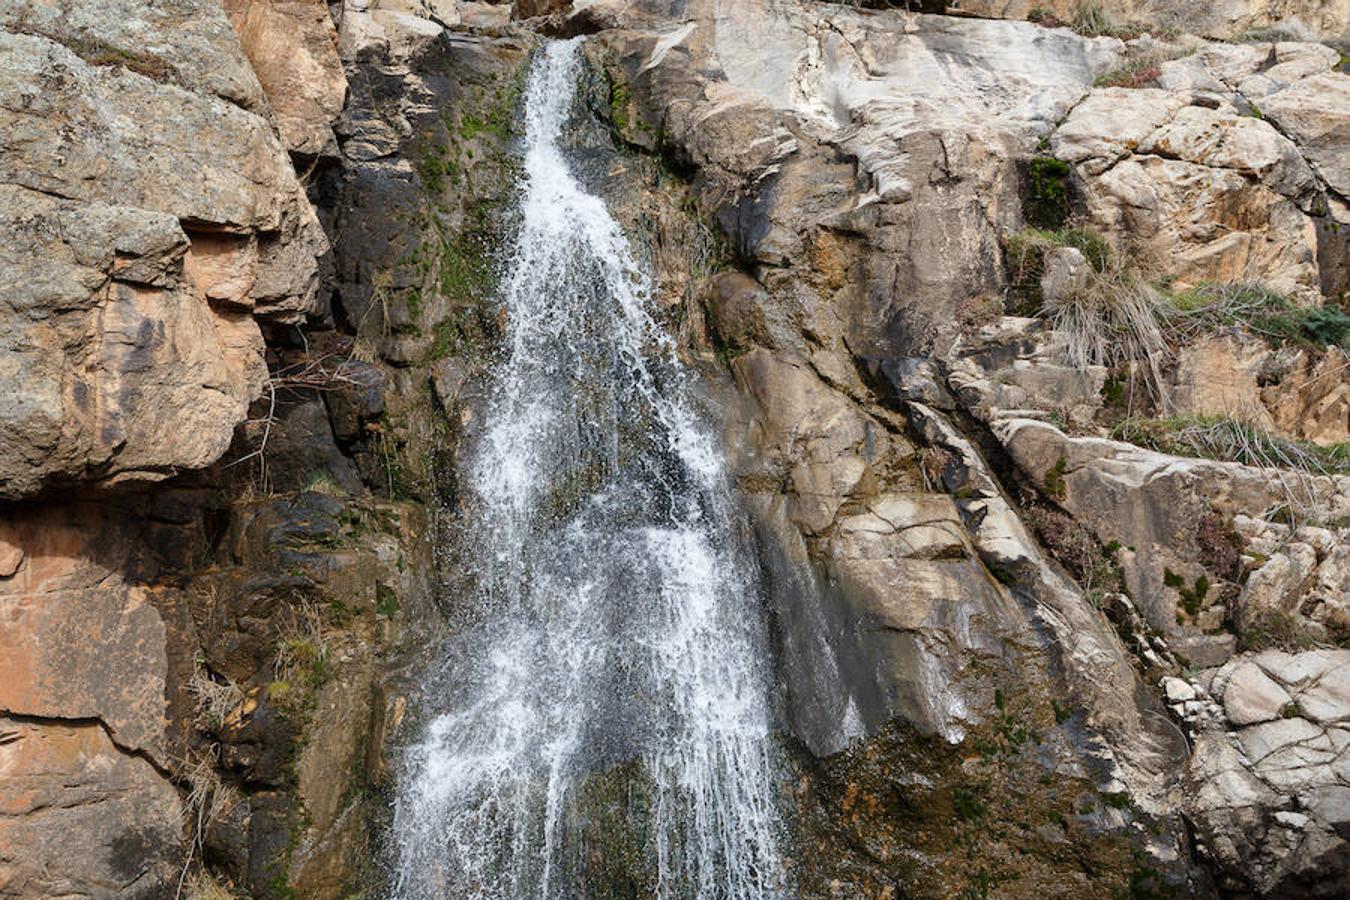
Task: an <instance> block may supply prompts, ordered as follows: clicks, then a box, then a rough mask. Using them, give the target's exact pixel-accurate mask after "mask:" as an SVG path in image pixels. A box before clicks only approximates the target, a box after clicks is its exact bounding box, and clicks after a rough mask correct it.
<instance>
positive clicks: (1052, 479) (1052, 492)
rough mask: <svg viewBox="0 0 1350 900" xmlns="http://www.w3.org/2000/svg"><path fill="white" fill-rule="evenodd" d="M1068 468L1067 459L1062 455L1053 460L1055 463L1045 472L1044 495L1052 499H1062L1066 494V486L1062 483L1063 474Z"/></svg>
mask: <svg viewBox="0 0 1350 900" xmlns="http://www.w3.org/2000/svg"><path fill="white" fill-rule="evenodd" d="M1068 470H1069V464H1068V461H1067V460H1066V459H1065V458H1064V457H1062V456H1061V457H1060V458H1059V459H1057V460H1055V464H1054V465H1053V466H1051V467H1050V468H1049V469H1047V470H1046V472H1045V495H1046V496H1047V497H1049V498H1050V499H1052V500H1056V501H1062V500H1063V499H1064V498H1065V497H1066V496H1067V495H1068V486H1067V485H1066V484H1065V483H1064V475H1065V473H1066V472H1068Z"/></svg>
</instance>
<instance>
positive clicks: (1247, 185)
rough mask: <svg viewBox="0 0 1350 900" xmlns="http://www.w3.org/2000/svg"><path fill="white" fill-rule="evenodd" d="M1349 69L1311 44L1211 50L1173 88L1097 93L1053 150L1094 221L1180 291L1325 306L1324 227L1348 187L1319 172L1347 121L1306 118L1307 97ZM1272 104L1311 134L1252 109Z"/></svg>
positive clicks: (1168, 78)
mask: <svg viewBox="0 0 1350 900" xmlns="http://www.w3.org/2000/svg"><path fill="white" fill-rule="evenodd" d="M1271 54H1273V58H1272V56H1271ZM1338 59H1339V57H1338V55H1337V54H1336V52H1335V51H1333V50H1331V48H1329V47H1321V46H1317V45H1306V44H1280V45H1273V46H1272V47H1271V49H1270V53H1269V54H1267V53H1266V52H1265V51H1263V50H1262V49H1261V48H1258V47H1254V46H1242V47H1231V48H1230V47H1222V46H1214V47H1211V48H1206V49H1205V50H1203V51H1201V52H1200V53H1197V54H1195V55H1194V56H1189V57H1186V58H1184V59H1182V60H1178V61H1174V62H1167V63H1164V64H1163V66H1162V68H1161V70H1160V72H1161V74H1160V76H1159V78H1158V81H1159V83H1160V84H1162V85H1163V86H1164V88H1142V89H1140V88H1127V87H1107V88H1100V89H1098V90H1095V91H1093V92H1092V93H1091V94H1089V95H1088V96H1087V97H1086V98H1084V99H1083V101H1082V102H1081V103H1079V104H1078V105H1077V106H1075V107H1074V109H1073V112H1072V113H1071V114H1070V115H1069V117H1068V118H1067V119H1066V120H1065V121H1064V122H1063V124H1062V125H1060V126H1059V128H1058V129H1056V131H1055V132H1054V135H1053V136H1052V138H1051V143H1050V147H1051V150H1052V151H1053V152H1054V154H1055V156H1057V157H1058V158H1059V159H1061V160H1064V161H1066V162H1069V163H1072V164H1073V165H1074V167H1075V169H1076V171H1077V172H1078V173H1079V175H1080V176H1081V178H1082V181H1083V186H1084V187H1083V193H1084V203H1085V204H1086V207H1087V209H1086V220H1087V222H1089V223H1090V224H1091V225H1092V226H1093V227H1095V228H1097V229H1098V230H1100V231H1101V232H1102V233H1103V234H1105V235H1107V236H1109V237H1111V238H1112V239H1113V240H1114V241H1115V242H1116V244H1117V249H1118V250H1127V249H1128V250H1129V251H1130V252H1132V253H1134V254H1136V255H1142V256H1144V257H1145V258H1147V259H1149V260H1151V261H1154V262H1155V264H1156V265H1157V266H1159V267H1160V269H1161V271H1162V272H1163V273H1165V274H1166V275H1168V276H1170V277H1171V278H1173V279H1174V280H1175V284H1176V286H1177V287H1178V288H1181V289H1184V288H1186V287H1189V286H1194V285H1196V284H1199V283H1201V282H1216V281H1217V282H1241V281H1259V282H1262V283H1265V284H1267V285H1269V286H1270V287H1272V288H1275V289H1277V290H1280V291H1283V292H1285V293H1304V294H1310V295H1312V296H1314V297H1316V296H1317V295H1318V294H1319V293H1320V291H1321V290H1322V287H1323V285H1322V281H1321V272H1320V270H1319V262H1318V242H1319V238H1318V230H1317V227H1316V221H1315V220H1316V219H1317V218H1318V217H1320V216H1324V215H1326V214H1327V209H1328V198H1327V196H1326V191H1328V190H1330V191H1331V192H1332V194H1333V196H1335V195H1337V194H1338V193H1339V192H1340V191H1341V188H1339V187H1337V186H1336V185H1335V184H1334V183H1333V182H1331V181H1328V180H1324V179H1323V178H1319V177H1318V176H1317V174H1316V173H1315V171H1314V168H1313V165H1312V164H1310V163H1313V161H1314V160H1315V159H1316V156H1317V155H1319V151H1318V150H1317V143H1318V141H1319V140H1321V139H1322V135H1324V134H1326V133H1327V132H1328V131H1330V130H1331V129H1332V128H1333V127H1334V126H1332V125H1331V124H1329V122H1328V121H1327V119H1328V118H1334V117H1335V116H1336V115H1338V113H1331V114H1329V115H1328V114H1321V115H1320V121H1317V122H1313V121H1311V119H1312V118H1313V117H1316V116H1317V115H1318V114H1312V115H1311V116H1310V114H1309V113H1307V112H1303V110H1307V109H1309V106H1310V104H1308V102H1307V101H1306V100H1305V99H1304V98H1305V97H1307V96H1309V94H1308V92H1309V91H1310V90H1312V89H1313V88H1314V85H1315V84H1316V83H1317V79H1319V78H1321V77H1322V76H1321V74H1320V73H1323V72H1327V70H1328V69H1330V68H1331V67H1332V66H1334V65H1335V64H1336V63H1337V61H1338ZM1202 66H1203V69H1202V68H1201V67H1202ZM1307 79H1312V81H1311V82H1310V83H1309V84H1308V85H1307V86H1306V87H1305V86H1302V83H1303V81H1305V80H1307ZM1333 80H1334V81H1335V82H1336V84H1337V85H1339V83H1340V82H1341V81H1344V80H1345V79H1343V78H1339V77H1337V78H1334V79H1333ZM1253 82H1259V89H1254V85H1253ZM1326 87H1327V89H1331V90H1335V88H1334V87H1331V86H1330V85H1328V86H1326ZM1286 92H1288V93H1286ZM1319 96H1320V95H1319ZM1271 102H1274V103H1275V104H1276V106H1277V107H1280V108H1283V109H1284V110H1286V113H1285V117H1286V118H1288V119H1289V120H1290V121H1291V122H1292V121H1302V122H1304V123H1305V125H1304V128H1303V130H1302V131H1300V130H1296V129H1290V128H1288V127H1285V126H1283V125H1279V127H1278V128H1277V125H1278V123H1279V120H1278V119H1274V118H1272V120H1271V121H1273V122H1276V125H1272V124H1271V122H1268V121H1266V120H1264V119H1262V118H1257V117H1255V114H1254V112H1253V110H1256V109H1257V108H1256V107H1255V106H1253V105H1252V104H1263V105H1268V104H1270V103H1271ZM1235 104H1237V105H1235ZM1295 110H1299V112H1295ZM1258 111H1259V110H1258ZM1342 124H1344V122H1343V121H1342ZM1287 135H1292V136H1293V138H1294V140H1291V139H1290V137H1288V136H1287ZM1295 141H1297V142H1298V143H1296V142H1295ZM1331 170H1332V173H1333V174H1334V164H1333V165H1332V166H1331ZM1333 208H1334V207H1333ZM1335 215H1338V214H1336V213H1333V216H1335ZM1127 244H1128V246H1127Z"/></svg>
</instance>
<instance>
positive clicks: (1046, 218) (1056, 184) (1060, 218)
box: [1024, 156, 1072, 228]
mask: <svg viewBox="0 0 1350 900" xmlns="http://www.w3.org/2000/svg"><path fill="white" fill-rule="evenodd" d="M1071 173H1072V169H1070V168H1069V164H1068V163H1066V162H1064V161H1063V160H1059V159H1055V158H1054V157H1053V156H1034V157H1032V158H1031V161H1030V162H1029V163H1027V200H1026V204H1025V210H1024V212H1025V214H1026V219H1027V221H1028V222H1030V223H1031V224H1032V225H1035V226H1037V227H1038V228H1061V227H1063V225H1064V222H1065V221H1066V220H1067V219H1068V218H1069V176H1070V174H1071Z"/></svg>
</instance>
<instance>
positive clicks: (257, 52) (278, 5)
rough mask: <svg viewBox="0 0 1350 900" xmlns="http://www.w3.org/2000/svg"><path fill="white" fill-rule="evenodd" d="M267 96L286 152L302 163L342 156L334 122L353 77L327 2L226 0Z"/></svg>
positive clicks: (228, 11) (317, 0)
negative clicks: (342, 55)
mask: <svg viewBox="0 0 1350 900" xmlns="http://www.w3.org/2000/svg"><path fill="white" fill-rule="evenodd" d="M222 4H223V6H224V7H225V11H226V13H227V14H228V15H229V17H230V22H231V23H232V24H233V25H234V30H235V31H236V32H237V33H238V35H239V43H240V44H241V45H242V46H243V49H244V53H246V54H247V55H248V59H249V62H250V63H251V64H252V66H253V71H254V72H256V73H257V75H258V80H259V81H260V82H261V83H262V88H263V90H264V91H265V92H266V93H267V100H268V103H270V104H271V107H272V114H273V117H274V119H275V121H276V123H277V127H278V128H279V129H280V130H281V139H282V141H283V142H285V144H286V148H287V149H288V150H290V151H291V152H292V153H294V154H297V155H298V156H300V157H309V158H312V157H315V156H331V155H334V154H336V152H337V143H336V139H335V138H334V136H333V129H332V122H333V120H334V119H335V118H337V115H338V114H339V113H340V112H342V103H343V101H344V100H345V99H346V96H347V76H346V73H345V72H344V71H343V69H342V61H341V60H340V59H339V58H338V54H337V29H336V28H335V27H334V26H333V20H332V18H331V17H330V16H329V15H328V6H327V4H325V3H324V2H323V0H222Z"/></svg>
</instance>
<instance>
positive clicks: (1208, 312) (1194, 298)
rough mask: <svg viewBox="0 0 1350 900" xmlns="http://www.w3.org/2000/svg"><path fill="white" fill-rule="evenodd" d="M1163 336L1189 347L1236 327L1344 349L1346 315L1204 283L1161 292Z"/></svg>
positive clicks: (1257, 287)
mask: <svg viewBox="0 0 1350 900" xmlns="http://www.w3.org/2000/svg"><path fill="white" fill-rule="evenodd" d="M1164 296H1165V297H1166V299H1167V301H1168V303H1167V304H1166V305H1165V306H1164V307H1163V308H1162V310H1163V313H1164V315H1163V320H1164V327H1165V328H1166V330H1167V333H1168V336H1169V337H1170V338H1171V339H1172V340H1174V341H1176V342H1178V343H1189V342H1192V341H1194V340H1196V339H1198V338H1200V337H1203V336H1204V335H1206V334H1211V333H1213V332H1216V331H1220V330H1222V329H1224V328H1230V327H1241V328H1245V329H1247V330H1248V331H1251V332H1252V333H1254V334H1257V335H1259V336H1261V337H1262V338H1265V339H1266V340H1267V341H1268V342H1270V343H1272V344H1276V345H1279V344H1287V343H1292V344H1297V345H1302V346H1305V347H1309V348H1313V349H1319V348H1322V347H1328V346H1334V347H1341V348H1343V349H1350V315H1347V314H1346V313H1345V311H1344V310H1342V309H1341V308H1339V307H1336V306H1323V307H1303V306H1298V305H1296V304H1295V303H1294V302H1293V301H1291V300H1290V299H1289V298H1288V297H1286V296H1285V295H1283V294H1281V293H1279V292H1278V291H1273V290H1271V289H1270V288H1268V287H1265V286H1264V285H1262V284H1258V283H1256V282H1236V283H1230V284H1219V283H1207V284H1202V285H1199V286H1197V287H1195V288H1193V289H1192V290H1189V291H1186V292H1184V293H1180V294H1165V295H1164Z"/></svg>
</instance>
